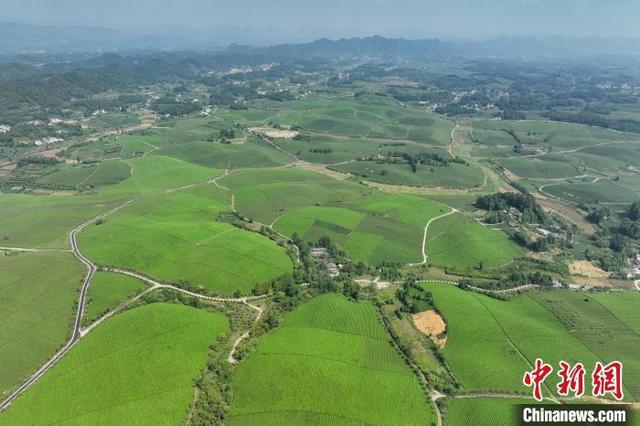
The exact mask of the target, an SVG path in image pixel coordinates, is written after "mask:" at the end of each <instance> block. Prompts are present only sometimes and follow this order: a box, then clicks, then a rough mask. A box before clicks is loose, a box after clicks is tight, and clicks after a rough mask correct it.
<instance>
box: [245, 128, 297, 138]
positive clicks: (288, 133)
mask: <svg viewBox="0 0 640 426" xmlns="http://www.w3.org/2000/svg"><path fill="white" fill-rule="evenodd" d="M249 130H250V131H251V132H253V133H258V134H262V135H264V136H266V137H268V138H274V139H278V138H284V139H291V138H295V137H296V136H298V132H297V131H295V130H290V129H274V128H273V127H251V128H250V129H249Z"/></svg>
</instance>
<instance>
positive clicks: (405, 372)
mask: <svg viewBox="0 0 640 426" xmlns="http://www.w3.org/2000/svg"><path fill="white" fill-rule="evenodd" d="M234 387H235V390H234V399H233V401H232V405H231V411H230V417H229V424H231V425H236V424H296V423H297V424H300V423H305V424H336V423H340V424H362V423H368V424H373V423H375V424H421V425H424V424H430V423H431V422H433V421H434V420H435V419H434V415H433V413H432V412H431V411H430V409H429V405H428V403H427V402H426V399H425V395H424V393H423V392H422V390H421V388H420V386H419V384H418V381H417V379H416V378H415V376H414V375H413V374H412V372H411V371H410V370H409V369H408V368H407V367H406V365H405V364H404V363H403V361H402V359H401V358H400V357H399V356H398V354H397V353H396V352H395V350H394V349H393V348H392V347H391V346H390V344H389V342H388V336H387V335H386V333H385V331H384V328H383V327H382V325H381V324H380V323H379V320H378V318H377V315H376V312H375V310H374V309H373V307H372V306H371V305H368V304H364V303H361V304H355V303H351V302H349V301H347V300H346V299H345V298H343V297H342V296H338V295H326V296H322V297H319V298H317V299H315V300H313V301H311V302H309V303H306V304H304V305H302V306H300V307H299V308H298V309H297V310H296V311H294V312H292V313H290V314H288V315H287V316H286V317H285V319H284V323H283V326H282V327H281V328H279V329H277V330H274V331H272V332H271V333H269V334H267V335H266V336H264V337H263V338H261V340H260V343H259V344H258V347H257V348H256V350H255V352H253V353H252V354H251V355H250V356H249V357H248V358H247V359H246V360H245V361H244V362H243V363H242V364H241V365H240V367H239V368H238V370H237V373H236V375H235V378H234Z"/></svg>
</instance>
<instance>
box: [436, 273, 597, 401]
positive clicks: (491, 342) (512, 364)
mask: <svg viewBox="0 0 640 426" xmlns="http://www.w3.org/2000/svg"><path fill="white" fill-rule="evenodd" d="M426 288H427V289H428V290H429V291H431V292H432V293H433V296H434V301H435V304H436V306H437V307H438V310H440V312H442V313H443V315H444V317H445V320H446V321H447V327H448V328H447V333H448V340H447V344H446V346H445V348H444V355H445V357H446V358H447V360H448V362H449V365H450V367H451V369H452V370H453V373H454V375H455V376H456V377H457V378H458V380H459V381H460V382H461V383H462V386H463V388H464V389H465V390H467V391H472V390H473V391H476V390H477V391H481V390H482V391H489V390H493V391H519V392H529V390H528V389H527V388H525V387H524V386H523V385H522V383H521V378H522V375H523V374H524V372H525V371H527V369H528V366H527V363H526V362H525V360H524V359H523V357H522V355H521V354H523V355H524V357H526V359H527V360H528V361H529V362H531V363H533V361H535V359H536V358H537V357H540V358H542V359H544V360H545V361H546V362H547V363H550V364H557V362H558V361H559V360H561V359H563V360H566V361H568V362H575V361H581V362H584V363H585V365H589V364H591V363H593V362H594V361H595V359H596V358H595V356H594V354H593V353H592V352H591V351H590V350H589V348H587V347H586V346H585V345H584V344H583V343H582V342H581V341H580V340H579V339H577V338H576V337H575V336H574V335H573V334H572V333H570V332H569V330H567V329H566V328H565V327H563V326H562V324H561V323H560V322H559V321H558V320H557V318H555V317H554V316H553V315H552V314H551V313H550V312H548V311H547V310H545V309H544V308H543V307H542V306H540V305H539V304H538V303H537V302H536V301H534V300H533V299H532V298H530V297H528V296H521V297H519V298H516V299H514V300H511V301H509V302H503V301H499V300H496V299H492V298H489V297H487V296H484V295H479V294H477V293H472V292H466V291H463V290H460V289H458V288H455V287H453V286H448V285H443V284H427V285H426ZM544 294H546V293H544ZM479 371H482V372H483V374H478V372H479ZM554 381H555V378H550V379H549V384H550V385H551V386H552V385H553V383H554Z"/></svg>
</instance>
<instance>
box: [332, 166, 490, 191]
mask: <svg viewBox="0 0 640 426" xmlns="http://www.w3.org/2000/svg"><path fill="white" fill-rule="evenodd" d="M331 168H332V169H335V170H338V171H342V172H346V173H353V174H356V175H358V176H360V177H363V178H365V179H368V180H371V181H373V182H380V183H386V184H390V185H411V186H434V187H444V188H459V189H468V188H474V187H479V186H481V185H482V183H483V180H484V175H483V173H482V170H481V169H480V168H479V167H477V166H465V165H461V164H455V163H452V164H450V165H449V166H448V167H435V166H434V167H430V166H423V165H419V166H418V170H417V172H416V173H413V172H412V171H411V168H410V167H409V165H408V164H383V163H378V162H375V161H356V162H353V163H346V164H342V165H337V166H331Z"/></svg>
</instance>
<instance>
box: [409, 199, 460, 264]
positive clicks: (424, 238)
mask: <svg viewBox="0 0 640 426" xmlns="http://www.w3.org/2000/svg"><path fill="white" fill-rule="evenodd" d="M454 213H459V211H458V210H457V209H454V208H451V211H449V212H448V213H445V214H441V215H440V216H436V217H432V218H431V219H429V221H428V222H427V224H426V225H425V227H424V234H423V235H422V262H420V263H410V264H409V265H410V266H418V265H426V264H427V231H429V226H430V225H431V223H432V222H434V221H436V220H438V219H442V218H443V217H446V216H449V215H452V214H454Z"/></svg>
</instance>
